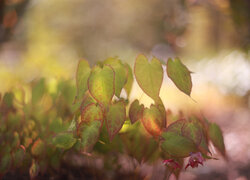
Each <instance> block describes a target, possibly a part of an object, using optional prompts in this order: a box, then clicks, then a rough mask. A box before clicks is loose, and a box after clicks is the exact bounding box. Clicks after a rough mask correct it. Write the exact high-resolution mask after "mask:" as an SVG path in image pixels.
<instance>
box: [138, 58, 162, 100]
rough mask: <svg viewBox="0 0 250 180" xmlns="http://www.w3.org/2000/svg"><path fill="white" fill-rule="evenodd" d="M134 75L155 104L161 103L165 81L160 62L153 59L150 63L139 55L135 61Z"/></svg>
mask: <svg viewBox="0 0 250 180" xmlns="http://www.w3.org/2000/svg"><path fill="white" fill-rule="evenodd" d="M134 73H135V78H136V81H137V82H138V84H139V86H140V87H141V89H142V90H143V91H144V92H145V93H146V94H147V95H148V96H149V97H151V98H152V99H153V100H154V101H155V102H159V101H160V100H159V92H160V88H161V84H162V80H163V69H162V65H161V63H160V61H159V60H158V59H156V58H153V59H152V60H151V61H150V62H149V61H148V60H147V58H146V57H145V56H144V55H139V56H138V57H137V58H136V60H135V65H134Z"/></svg>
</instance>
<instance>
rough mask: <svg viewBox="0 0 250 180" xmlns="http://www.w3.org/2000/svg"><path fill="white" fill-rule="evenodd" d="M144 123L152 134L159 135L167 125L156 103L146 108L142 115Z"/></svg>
mask: <svg viewBox="0 0 250 180" xmlns="http://www.w3.org/2000/svg"><path fill="white" fill-rule="evenodd" d="M142 124H143V126H144V127H145V129H146V130H147V131H148V133H150V134H151V135H152V136H159V135H160V134H161V132H162V130H163V128H164V127H165V124H166V122H165V119H164V117H163V116H162V113H161V111H160V110H159V109H158V108H157V106H156V105H153V104H152V105H151V106H150V109H148V108H145V109H144V111H143V116H142Z"/></svg>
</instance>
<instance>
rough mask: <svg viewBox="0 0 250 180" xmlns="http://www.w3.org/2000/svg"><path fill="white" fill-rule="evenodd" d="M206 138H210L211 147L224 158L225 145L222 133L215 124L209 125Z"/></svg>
mask: <svg viewBox="0 0 250 180" xmlns="http://www.w3.org/2000/svg"><path fill="white" fill-rule="evenodd" d="M208 136H209V137H210V139H211V141H212V143H213V145H214V146H215V147H216V148H217V149H218V150H219V152H220V153H221V154H222V155H223V156H226V153H225V144H224V139H223V135H222V131H221V129H220V127H219V126H218V125H217V124H215V123H211V124H210V125H209V128H208Z"/></svg>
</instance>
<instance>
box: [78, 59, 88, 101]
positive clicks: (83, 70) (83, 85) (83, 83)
mask: <svg viewBox="0 0 250 180" xmlns="http://www.w3.org/2000/svg"><path fill="white" fill-rule="evenodd" d="M90 71H91V68H90V67H89V63H88V61H86V60H80V61H79V63H78V67H77V72H76V87H77V97H76V100H79V99H81V98H82V96H83V95H84V93H85V92H86V90H87V89H88V85H87V81H88V78H89V75H90Z"/></svg>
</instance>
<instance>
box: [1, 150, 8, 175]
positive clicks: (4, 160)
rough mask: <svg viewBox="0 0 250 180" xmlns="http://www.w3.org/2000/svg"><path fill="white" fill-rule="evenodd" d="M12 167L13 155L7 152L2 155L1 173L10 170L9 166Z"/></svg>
mask: <svg viewBox="0 0 250 180" xmlns="http://www.w3.org/2000/svg"><path fill="white" fill-rule="evenodd" d="M10 167H11V155H10V153H9V154H5V155H4V156H2V157H1V160H0V174H1V172H2V173H4V172H7V171H8V170H9V168H10Z"/></svg>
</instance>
